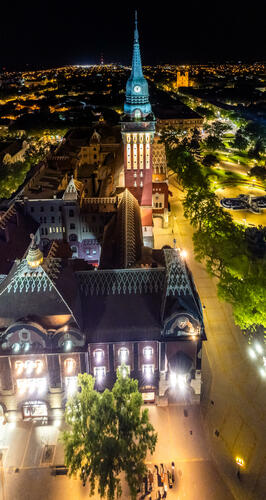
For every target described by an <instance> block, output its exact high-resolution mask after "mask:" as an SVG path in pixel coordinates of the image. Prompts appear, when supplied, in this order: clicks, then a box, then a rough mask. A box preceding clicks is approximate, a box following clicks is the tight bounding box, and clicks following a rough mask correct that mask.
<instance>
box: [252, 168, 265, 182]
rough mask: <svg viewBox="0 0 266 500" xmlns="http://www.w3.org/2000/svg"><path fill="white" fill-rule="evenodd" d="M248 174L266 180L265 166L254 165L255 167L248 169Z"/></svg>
mask: <svg viewBox="0 0 266 500" xmlns="http://www.w3.org/2000/svg"><path fill="white" fill-rule="evenodd" d="M249 175H250V176H251V177H254V176H255V177H257V178H258V179H261V180H262V181H265V180H266V167H260V166H259V165H256V166H255V167H252V168H251V169H250V172H249Z"/></svg>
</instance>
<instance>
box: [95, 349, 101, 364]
mask: <svg viewBox="0 0 266 500" xmlns="http://www.w3.org/2000/svg"><path fill="white" fill-rule="evenodd" d="M93 357H94V358H95V359H96V361H97V362H100V361H102V360H103V358H104V351H103V349H94V351H93Z"/></svg>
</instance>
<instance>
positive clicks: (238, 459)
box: [236, 457, 245, 467]
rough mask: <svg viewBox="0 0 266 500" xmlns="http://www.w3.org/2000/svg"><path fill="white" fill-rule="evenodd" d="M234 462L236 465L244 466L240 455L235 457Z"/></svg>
mask: <svg viewBox="0 0 266 500" xmlns="http://www.w3.org/2000/svg"><path fill="white" fill-rule="evenodd" d="M236 463H237V465H239V467H245V462H244V460H243V458H241V457H236Z"/></svg>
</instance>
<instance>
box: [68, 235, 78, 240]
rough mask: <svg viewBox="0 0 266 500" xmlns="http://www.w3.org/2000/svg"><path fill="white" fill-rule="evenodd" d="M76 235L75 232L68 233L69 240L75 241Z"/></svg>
mask: <svg viewBox="0 0 266 500" xmlns="http://www.w3.org/2000/svg"><path fill="white" fill-rule="evenodd" d="M77 239H78V237H77V235H76V234H70V236H69V241H77Z"/></svg>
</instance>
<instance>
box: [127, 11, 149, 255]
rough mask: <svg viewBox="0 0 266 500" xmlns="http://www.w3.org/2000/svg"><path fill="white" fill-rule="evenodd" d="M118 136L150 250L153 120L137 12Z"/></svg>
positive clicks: (128, 184) (128, 180) (145, 240)
mask: <svg viewBox="0 0 266 500" xmlns="http://www.w3.org/2000/svg"><path fill="white" fill-rule="evenodd" d="M121 133H122V137H123V142H124V175H125V187H126V188H127V189H129V190H130V191H131V193H132V194H133V195H134V196H135V198H137V200H138V202H139V205H140V209H141V220H142V228H143V239H144V244H145V245H148V246H153V231H152V149H151V148H152V142H153V138H154V133H155V117H154V115H153V113H152V109H151V105H150V101H149V89H148V83H147V80H146V79H145V78H144V76H143V72H142V64H141V55H140V46H139V33H138V23H137V11H135V31H134V45H133V58H132V70H131V75H130V77H129V79H128V81H127V85H126V101H125V104H124V115H123V116H122V120H121Z"/></svg>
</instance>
